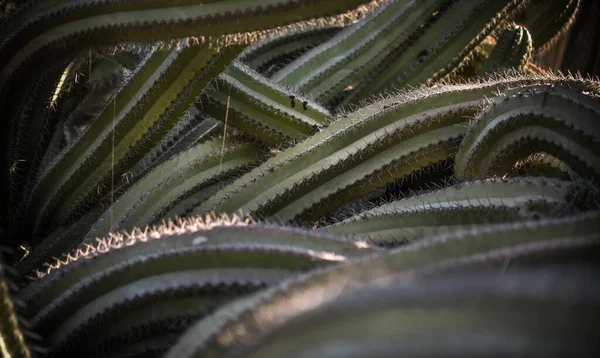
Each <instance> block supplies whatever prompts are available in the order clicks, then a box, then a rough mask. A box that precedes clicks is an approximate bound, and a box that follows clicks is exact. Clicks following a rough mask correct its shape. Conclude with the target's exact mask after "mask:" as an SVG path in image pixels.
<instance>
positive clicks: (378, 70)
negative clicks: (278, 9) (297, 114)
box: [274, 0, 522, 104]
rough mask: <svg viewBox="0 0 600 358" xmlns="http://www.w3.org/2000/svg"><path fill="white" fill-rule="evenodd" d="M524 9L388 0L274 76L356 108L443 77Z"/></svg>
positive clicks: (491, 4) (504, 5)
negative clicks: (386, 93)
mask: <svg viewBox="0 0 600 358" xmlns="http://www.w3.org/2000/svg"><path fill="white" fill-rule="evenodd" d="M521 5H522V2H520V1H485V0H484V1H469V2H465V1H441V0H429V1H418V2H411V1H395V2H390V4H389V5H388V6H387V7H385V8H382V9H380V10H379V11H378V12H375V13H373V14H372V15H371V16H370V17H368V18H366V19H364V20H362V21H360V22H359V23H357V24H355V25H353V26H350V27H349V28H348V29H345V30H343V31H342V32H340V33H339V34H337V35H336V36H334V37H333V38H331V39H330V40H328V41H327V42H325V43H324V44H322V45H320V46H318V47H316V48H314V49H312V50H311V51H309V52H307V53H306V54H305V55H303V56H301V57H300V58H298V59H297V60H296V61H294V62H292V63H291V64H290V65H288V66H286V67H284V68H283V69H282V70H281V71H279V72H278V73H276V74H275V75H274V79H275V80H277V81H280V82H281V83H284V84H287V85H290V86H296V87H298V88H299V89H300V90H301V91H304V92H306V93H307V94H309V95H311V96H313V97H314V98H316V99H317V100H319V101H321V102H322V103H327V104H337V103H342V104H345V103H355V104H356V103H360V102H361V101H363V100H365V99H367V98H369V97H371V96H373V95H376V94H378V93H381V92H383V91H386V90H390V89H392V88H393V87H403V86H406V85H416V84H419V83H423V82H427V81H432V80H440V79H442V78H444V77H445V76H447V75H448V74H449V73H452V72H453V71H454V70H455V69H456V68H457V67H458V66H461V65H462V63H463V62H465V61H467V59H468V56H469V54H470V53H471V52H472V51H473V49H474V48H475V47H476V45H477V44H479V42H481V41H482V40H483V38H484V37H485V36H487V35H488V34H490V33H491V32H492V31H495V29H496V28H497V27H498V26H500V25H501V24H502V23H503V22H505V21H506V20H507V19H508V18H509V17H510V16H511V14H512V13H513V12H514V10H515V9H517V8H520V7H521ZM449 29H450V30H449ZM457 54H458V56H457Z"/></svg>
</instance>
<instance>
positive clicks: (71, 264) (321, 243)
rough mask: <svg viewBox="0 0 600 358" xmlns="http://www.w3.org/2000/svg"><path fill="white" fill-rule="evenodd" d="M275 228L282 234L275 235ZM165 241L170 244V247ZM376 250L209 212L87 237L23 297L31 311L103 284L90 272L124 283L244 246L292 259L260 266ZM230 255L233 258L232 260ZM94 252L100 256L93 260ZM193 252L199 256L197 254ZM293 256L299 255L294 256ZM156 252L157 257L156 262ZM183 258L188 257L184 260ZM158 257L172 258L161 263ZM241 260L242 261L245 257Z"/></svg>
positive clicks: (305, 263)
mask: <svg viewBox="0 0 600 358" xmlns="http://www.w3.org/2000/svg"><path fill="white" fill-rule="evenodd" d="M241 233H244V238H245V239H244V240H240V236H239V235H240V234H241ZM275 233H277V235H273V234H275ZM199 234H202V236H199ZM165 245H166V246H169V247H171V249H166V247H165ZM372 250H374V248H370V246H369V245H365V244H364V243H352V242H348V241H346V240H342V239H339V238H336V237H332V236H330V235H327V234H320V233H311V232H307V231H304V230H300V229H291V228H285V227H278V226H268V225H266V226H265V225H250V226H249V221H248V220H245V221H242V220H241V219H239V218H237V217H234V218H233V219H231V220H227V219H221V220H217V219H211V218H210V217H207V219H206V220H201V219H200V218H196V219H193V220H189V221H186V220H183V219H179V220H178V222H177V223H174V222H169V223H168V224H167V225H166V226H164V227H159V228H157V229H154V230H150V229H146V230H145V231H140V230H139V229H136V230H134V231H133V232H132V233H130V234H128V236H127V237H125V236H120V235H114V234H113V235H111V236H110V237H108V238H105V239H102V240H98V242H97V244H94V245H91V244H85V243H84V244H82V245H81V246H80V248H78V249H77V250H75V251H73V252H72V253H70V254H69V255H67V256H65V258H64V259H63V260H57V261H55V262H54V263H49V264H48V265H47V271H46V273H43V272H39V273H38V275H39V276H40V277H43V279H41V280H36V281H34V282H32V283H31V284H30V285H29V286H27V287H26V288H25V289H23V290H22V291H21V293H20V298H21V299H22V300H24V301H26V302H29V303H30V304H29V305H28V307H27V311H28V312H29V313H30V314H32V313H33V312H35V311H37V310H39V309H41V307H43V306H44V305H47V304H48V303H50V301H51V300H53V299H55V297H57V296H60V295H62V294H63V293H64V292H66V291H68V290H69V288H70V287H76V286H77V285H82V286H83V287H88V289H94V290H97V289H101V288H100V281H99V280H98V279H92V278H90V275H92V276H93V275H99V277H101V278H103V280H105V281H104V282H106V283H107V284H110V282H113V281H114V280H117V281H118V282H121V283H124V282H125V281H126V279H125V277H130V275H127V276H124V275H125V273H124V272H132V274H134V273H135V272H137V274H135V275H140V274H143V275H150V274H151V272H155V270H154V269H151V270H150V271H147V270H146V271H144V270H145V269H144V270H142V269H141V267H153V268H156V269H157V270H159V271H160V270H163V271H164V270H165V269H166V270H167V271H166V272H169V271H172V270H173V268H174V267H178V266H181V265H184V266H186V265H192V266H194V265H200V266H199V267H204V266H207V265H208V266H211V265H214V264H217V263H218V262H213V261H211V260H209V261H204V260H197V258H199V257H211V255H217V256H221V257H223V259H222V261H220V262H221V263H222V264H224V265H225V264H227V262H229V265H233V267H239V266H235V262H236V261H235V260H234V258H237V259H240V255H241V257H244V252H248V259H249V260H250V261H248V262H254V261H253V260H254V258H253V257H254V256H256V257H258V256H260V257H263V258H261V260H264V256H265V255H266V257H269V256H273V257H276V256H282V257H284V256H290V257H288V258H287V259H286V260H288V261H287V262H286V261H285V260H284V261H283V262H281V263H277V262H271V263H269V261H268V260H267V261H263V262H262V264H259V265H261V267H265V268H267V267H279V266H281V264H283V266H281V268H289V269H294V268H295V267H296V268H298V269H302V268H303V267H304V268H306V267H309V266H314V265H316V264H318V263H319V262H322V263H327V262H337V261H340V260H345V259H346V258H352V257H362V256H364V255H368V254H369V253H370V252H372ZM186 256H189V260H186V259H185V257H186ZM217 256H215V257H217ZM228 256H231V260H234V261H227V260H226V257H228ZM91 257H95V258H96V259H94V260H89V258H91ZM193 257H196V259H193V260H192V258H193ZM291 257H297V258H296V259H294V260H291V261H290V258H291ZM151 258H154V260H158V261H156V262H152V261H153V260H152V259H151ZM182 259H184V260H183V261H181V260H182ZM157 262H165V263H167V262H169V263H171V264H168V265H166V266H162V265H160V264H157ZM256 262H260V261H256ZM284 262H286V263H285V264H284ZM140 265H141V266H140ZM148 265H150V266H148ZM172 265H175V266H172ZM240 265H243V263H242V262H240ZM284 266H285V267H284ZM80 267H85V269H83V268H80ZM136 267H137V269H136ZM161 267H162V269H161ZM194 267H196V266H194ZM57 269H59V270H57ZM131 270H133V271H131ZM84 271H85V272H84ZM48 274H49V276H48V277H46V276H47V275H48ZM119 280H120V281H119ZM117 281H114V283H117ZM103 287H106V286H103Z"/></svg>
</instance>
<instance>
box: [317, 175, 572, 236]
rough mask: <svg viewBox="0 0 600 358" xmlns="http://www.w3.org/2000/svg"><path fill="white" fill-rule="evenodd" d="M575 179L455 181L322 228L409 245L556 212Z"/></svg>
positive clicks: (342, 233)
mask: <svg viewBox="0 0 600 358" xmlns="http://www.w3.org/2000/svg"><path fill="white" fill-rule="evenodd" d="M572 186H573V185H572V183H571V182H566V181H559V180H552V179H546V178H515V179H509V180H494V179H491V180H482V181H475V182H467V183H461V184H457V185H455V186H452V187H448V188H444V189H440V190H436V191H433V192H429V193H426V194H422V195H417V196H414V197H408V198H406V199H402V200H398V201H394V202H391V203H388V204H384V205H382V206H379V207H376V208H373V209H370V210H367V211H364V212H361V213H359V214H357V215H355V216H352V217H350V218H347V219H345V220H343V221H341V222H339V223H336V224H333V225H331V226H328V227H325V228H324V229H323V230H325V231H327V232H330V233H335V234H340V235H345V236H350V237H352V238H353V239H356V240H361V241H367V242H369V243H372V244H377V243H383V244H386V243H390V242H397V243H402V242H405V243H409V242H411V241H414V240H417V239H420V238H423V237H426V236H431V235H436V234H442V233H449V232H452V231H453V230H464V229H466V228H469V227H476V226H478V225H488V224H492V223H501V222H511V221H518V220H525V219H531V218H532V217H544V216H548V215H552V212H553V211H554V210H553V209H555V208H556V207H557V206H559V205H562V206H564V205H565V204H566V200H567V194H568V193H569V191H570V190H572Z"/></svg>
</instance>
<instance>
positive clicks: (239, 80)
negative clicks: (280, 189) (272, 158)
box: [197, 61, 333, 147]
mask: <svg viewBox="0 0 600 358" xmlns="http://www.w3.org/2000/svg"><path fill="white" fill-rule="evenodd" d="M212 87H213V88H212V89H211V88H209V89H207V90H206V91H205V96H203V97H201V99H200V103H199V104H198V105H197V108H198V109H199V110H201V111H202V112H203V113H206V114H208V115H211V116H213V117H214V118H216V119H219V120H221V121H223V122H225V121H227V124H228V125H230V126H232V127H234V128H237V129H240V130H242V131H245V132H250V133H251V134H253V132H252V129H250V128H253V129H254V131H255V132H254V133H255V136H256V137H257V139H259V140H261V141H262V142H266V143H269V144H272V145H275V146H279V147H285V146H287V145H289V143H290V142H291V143H294V142H298V141H301V140H303V139H305V138H307V137H309V136H311V135H313V134H314V133H316V132H317V131H319V130H320V129H321V128H323V127H324V126H325V125H327V124H328V123H330V122H331V121H332V120H333V118H332V116H331V114H330V113H329V111H328V110H327V109H325V108H323V107H321V106H320V105H319V104H317V103H315V102H313V101H312V100H309V99H307V98H304V97H303V96H302V95H300V94H297V93H294V92H291V91H288V90H286V89H284V88H283V87H281V86H279V85H277V84H275V83H273V82H271V81H270V80H269V79H267V78H265V77H264V76H262V75H260V74H259V73H257V72H255V71H254V70H252V69H251V68H249V67H248V66H246V65H244V64H242V63H239V62H237V61H236V62H234V63H232V65H231V66H229V68H228V69H227V70H226V71H224V72H223V73H222V74H220V75H219V76H218V77H217V79H216V80H215V83H214V84H213V86H212Z"/></svg>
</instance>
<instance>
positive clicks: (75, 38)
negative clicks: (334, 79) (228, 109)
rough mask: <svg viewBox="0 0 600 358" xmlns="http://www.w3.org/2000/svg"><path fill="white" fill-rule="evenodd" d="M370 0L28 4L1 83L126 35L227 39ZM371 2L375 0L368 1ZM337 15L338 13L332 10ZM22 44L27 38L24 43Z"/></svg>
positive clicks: (4, 60)
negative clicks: (43, 6)
mask: <svg viewBox="0 0 600 358" xmlns="http://www.w3.org/2000/svg"><path fill="white" fill-rule="evenodd" d="M370 2H374V3H376V2H377V1H372V0H349V1H344V2H339V1H331V0H328V1H312V0H292V1H287V2H284V1H281V0H266V1H263V0H250V1H244V2H243V3H239V2H233V3H232V2H230V1H206V0H180V1H176V2H173V1H171V0H153V1H150V2H141V3H140V2H135V1H133V2H126V3H124V2H121V1H119V2H116V1H108V2H106V1H91V2H90V1H84V0H73V1H59V3H57V4H55V5H54V6H51V7H48V8H47V9H44V10H38V9H35V4H34V5H33V6H32V8H33V10H30V11H29V12H32V14H31V15H32V16H31V17H30V18H29V19H28V20H27V21H25V22H24V23H21V24H20V25H16V26H15V25H12V24H14V23H15V22H16V21H18V20H17V18H18V17H17V18H14V19H13V20H12V21H11V24H10V25H9V26H12V27H13V29H12V31H11V32H8V31H7V32H8V33H7V34H6V35H5V37H4V40H3V41H2V43H0V51H1V53H2V54H4V55H3V56H1V57H0V68H3V70H2V73H1V75H0V87H4V90H6V84H7V83H8V82H9V81H10V77H13V76H14V75H15V73H18V72H19V71H18V69H19V68H21V69H24V68H27V67H28V64H29V65H30V64H31V63H34V62H35V60H36V58H37V60H38V61H39V60H40V55H41V54H42V53H44V54H45V56H44V60H46V61H48V60H50V61H52V59H54V58H56V57H57V56H62V55H64V53H74V52H77V51H79V50H82V49H87V48H90V47H98V46H102V45H112V44H116V43H120V42H124V41H141V42H152V41H161V40H170V39H175V38H183V37H191V36H198V35H201V36H219V35H224V34H233V35H232V36H230V37H231V38H230V39H229V40H227V41H230V40H233V41H248V40H250V39H253V38H255V37H256V36H257V32H258V33H260V32H262V31H265V30H266V29H273V28H277V27H280V26H286V25H289V24H294V23H297V22H301V21H303V20H310V19H314V18H321V17H325V16H334V18H333V19H330V21H342V19H343V15H339V14H343V13H346V12H348V11H356V10H355V9H356V8H357V7H359V6H361V5H369V3H370ZM371 6H373V5H371ZM336 15H338V16H337V17H338V18H337V19H336V18H335V16H336ZM23 44H26V45H25V46H23Z"/></svg>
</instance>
